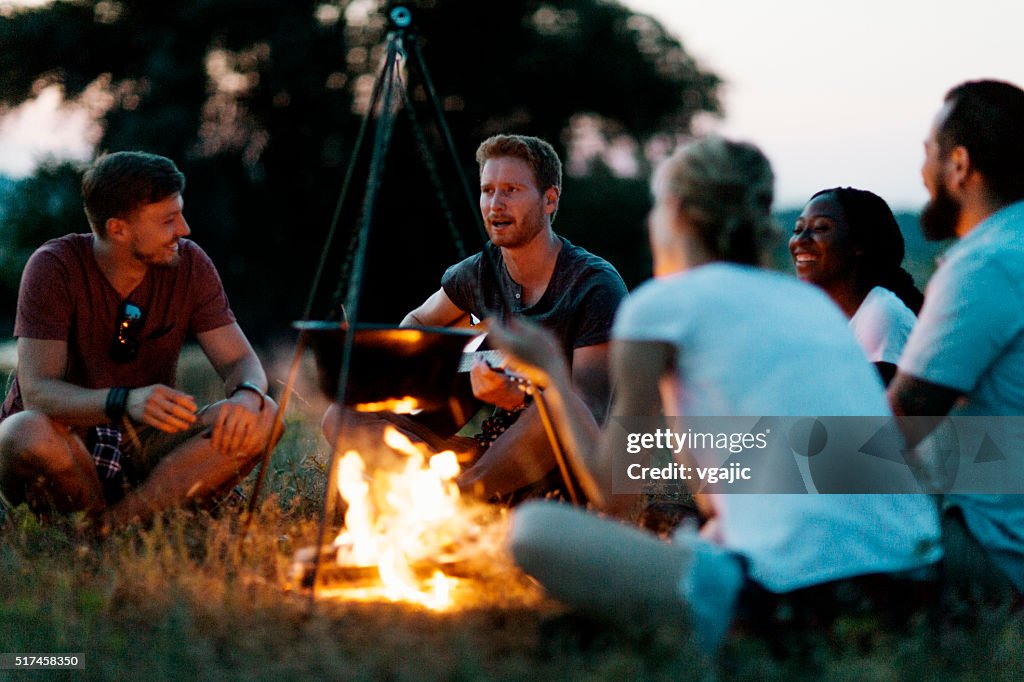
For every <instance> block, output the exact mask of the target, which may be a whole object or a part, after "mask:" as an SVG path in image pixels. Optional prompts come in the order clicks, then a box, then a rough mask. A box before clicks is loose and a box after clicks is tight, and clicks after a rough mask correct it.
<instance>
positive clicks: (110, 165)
mask: <svg viewBox="0 0 1024 682" xmlns="http://www.w3.org/2000/svg"><path fill="white" fill-rule="evenodd" d="M184 187H185V177H184V176H183V175H182V174H181V173H180V172H179V171H178V169H177V168H176V167H175V165H174V163H173V162H172V161H171V160H170V159H166V158H164V157H161V156H156V155H153V154H145V153H141V152H119V153H116V154H109V155H105V156H102V157H100V158H99V159H98V160H97V161H96V163H95V164H94V165H93V166H92V167H91V168H90V169H89V170H88V171H86V173H85V176H84V178H83V180H82V196H83V199H84V202H85V212H86V216H87V217H88V219H89V224H90V226H91V228H92V233H91V234H70V235H66V236H64V237H61V238H59V239H54V240H51V241H49V242H47V243H45V244H44V245H43V246H41V247H40V248H39V249H38V250H37V251H36V252H35V253H34V254H33V255H32V257H31V258H30V259H29V261H28V263H27V264H26V266H25V271H24V273H23V274H22V280H21V287H20V289H19V292H18V310H17V316H16V320H15V326H14V335H15V336H16V337H17V338H18V370H17V375H16V377H15V380H14V383H13V385H12V386H11V389H10V391H9V393H8V395H7V399H6V400H5V401H4V403H3V407H2V409H0V492H2V493H3V496H4V498H5V500H6V501H7V502H8V503H11V504H19V503H21V502H27V503H28V504H29V506H30V507H32V508H33V509H36V510H46V509H50V508H54V509H56V510H58V511H74V510H86V511H88V512H90V513H91V514H94V515H96V516H97V517H98V520H99V522H100V524H101V527H104V528H109V527H112V526H116V525H120V524H122V523H125V522H128V521H132V520H135V519H142V518H145V517H147V516H148V515H150V514H151V513H153V512H154V511H157V510H160V509H164V508H166V507H169V506H173V505H176V504H179V503H182V502H185V501H189V500H198V499H203V498H208V497H211V496H213V495H216V494H219V493H221V492H223V491H226V490H230V488H231V487H232V486H233V485H235V484H236V483H237V482H238V481H239V480H240V479H241V477H242V476H244V475H245V474H246V473H247V472H248V471H249V470H250V469H251V468H252V466H253V465H254V463H255V462H256V459H257V458H258V457H259V455H260V454H261V452H262V449H263V446H264V445H265V443H266V441H267V439H268V438H269V435H270V430H271V427H272V425H273V419H274V414H275V411H276V407H277V406H276V405H275V404H274V402H273V401H272V400H271V399H270V398H269V397H267V395H266V388H267V378H266V374H265V373H264V371H263V367H262V366H261V365H260V362H259V359H258V358H257V357H256V354H255V353H254V352H253V349H252V347H251V346H250V345H249V342H248V340H247V339H246V338H245V335H244V334H243V333H242V330H241V329H240V328H239V326H238V324H237V323H236V322H235V317H234V314H233V313H232V312H231V309H230V308H229V307H228V301H227V297H226V296H225V294H224V289H223V287H222V286H221V282H220V278H219V277H218V275H217V271H216V269H215V268H214V266H213V263H212V262H211V261H210V259H209V257H208V256H207V255H206V254H205V253H204V252H203V251H202V249H200V248H199V247H198V246H197V245H196V244H195V243H194V242H192V241H190V240H188V239H185V237H186V236H188V235H189V233H190V231H189V227H188V224H187V223H186V222H185V218H184V216H183V215H182V207H183V205H184V202H183V199H182V195H181V193H182V191H183V190H184ZM188 335H193V336H194V337H195V338H196V340H197V341H198V342H199V345H200V347H201V348H202V349H203V352H204V353H205V354H206V356H207V357H208V358H209V360H210V362H211V363H212V364H213V366H214V368H215V369H216V370H217V372H218V373H219V374H220V376H221V378H222V379H223V380H224V386H225V392H226V394H227V399H226V400H223V401H220V402H218V403H215V404H213V405H210V406H209V407H208V408H206V409H203V410H200V409H199V406H198V405H197V404H196V401H195V399H194V398H193V397H192V396H190V395H188V394H186V393H183V392H181V391H178V390H176V389H175V388H173V386H174V376H175V369H176V367H177V362H178V354H179V353H180V351H181V347H182V345H183V344H184V342H185V339H186V337H187V336H188Z"/></svg>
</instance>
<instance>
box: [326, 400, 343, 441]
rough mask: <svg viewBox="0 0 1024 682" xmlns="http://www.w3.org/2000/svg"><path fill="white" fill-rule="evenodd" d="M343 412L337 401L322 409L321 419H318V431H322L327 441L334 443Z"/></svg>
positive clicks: (339, 428)
mask: <svg viewBox="0 0 1024 682" xmlns="http://www.w3.org/2000/svg"><path fill="white" fill-rule="evenodd" d="M343 414H344V411H343V410H342V409H341V408H340V407H339V406H338V403H331V404H330V405H328V406H327V409H326V410H325V411H324V416H323V419H321V420H320V431H321V432H323V434H324V438H326V439H327V442H328V443H334V441H335V440H336V439H337V438H338V432H339V431H340V430H341V417H342V415H343Z"/></svg>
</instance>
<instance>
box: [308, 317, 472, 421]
mask: <svg viewBox="0 0 1024 682" xmlns="http://www.w3.org/2000/svg"><path fill="white" fill-rule="evenodd" d="M293 326H294V327H295V328H296V329H298V330H300V331H302V332H304V333H305V334H306V336H307V339H308V343H309V344H310V345H311V346H312V348H313V354H314V356H315V357H316V364H317V376H318V381H319V384H320V390H321V391H322V392H323V393H324V395H325V396H327V397H328V398H329V399H331V400H335V399H336V398H337V395H338V387H339V386H338V384H339V379H340V374H341V359H342V353H343V350H344V344H345V336H346V335H347V334H348V326H347V325H344V324H341V323H338V322H321V321H300V322H295V323H293ZM355 334H356V337H355V341H354V345H353V347H352V361H351V362H350V364H349V378H348V386H347V387H346V390H345V404H346V405H348V406H349V407H352V408H354V409H356V410H360V411H366V412H379V411H391V412H409V411H413V410H423V411H427V412H430V411H436V410H441V409H445V408H448V407H449V401H450V398H451V396H452V394H453V392H456V388H455V384H456V377H457V373H458V369H459V361H460V360H461V358H462V352H463V349H464V348H465V347H466V344H467V343H469V341H470V340H472V339H473V337H475V336H477V335H478V332H474V331H471V330H468V329H452V328H441V327H393V326H385V325H373V324H358V325H356V332H355Z"/></svg>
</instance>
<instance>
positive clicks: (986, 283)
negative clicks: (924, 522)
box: [899, 201, 1024, 590]
mask: <svg viewBox="0 0 1024 682" xmlns="http://www.w3.org/2000/svg"><path fill="white" fill-rule="evenodd" d="M925 294H926V295H925V303H924V306H923V307H922V308H921V315H920V317H919V318H918V323H917V325H916V326H915V327H914V331H913V332H912V333H911V334H910V339H909V340H908V341H907V347H906V349H905V350H904V353H903V356H902V357H901V358H900V361H899V368H900V371H902V372H904V373H906V374H909V375H911V376H914V377H917V378H919V379H924V380H925V381H930V382H931V383H934V384H939V385H941V386H947V387H949V388H954V389H957V390H959V391H961V392H963V394H964V399H962V400H960V401H958V402H957V404H956V405H955V406H954V408H953V410H952V411H951V412H950V414H952V415H954V416H1024V201H1021V202H1017V203H1015V204H1012V205H1010V206H1008V207H1006V208H1004V209H1002V210H1000V211H998V212H996V213H994V214H993V215H991V216H989V217H988V218H987V219H986V220H984V221H982V222H981V223H979V224H978V225H977V226H975V228H974V229H973V230H971V232H969V233H968V234H967V236H966V237H964V238H963V239H961V240H960V242H959V243H957V244H956V245H954V246H953V247H951V248H950V249H949V250H948V251H947V252H946V255H945V258H944V259H943V262H942V264H941V265H940V266H939V269H938V270H936V272H935V274H934V275H933V276H932V278H931V280H930V281H929V282H928V288H927V289H926V291H925ZM1002 424H1005V422H1003V423H1002ZM958 435H959V437H960V440H961V446H962V447H961V460H960V462H961V466H970V465H971V463H972V461H973V459H974V454H975V452H972V451H970V450H973V448H968V447H967V445H966V444H967V443H972V442H974V441H977V440H978V438H974V437H973V435H972V434H970V433H960V434H958ZM975 435H976V434H975ZM1014 441H1015V442H1017V443H1020V444H1024V433H1021V434H1017V435H1016V437H1013V436H1012V435H1011V437H1010V438H1009V439H1008V441H1003V442H1014ZM1006 454H1007V455H1008V456H1009V457H1010V460H1011V461H1016V462H1018V463H1019V462H1020V460H1021V459H1024V445H1022V447H1021V448H1020V449H1019V450H1017V451H1016V452H1014V453H1006ZM1021 485H1022V486H1024V481H1022V482H1021ZM947 501H948V502H949V503H951V504H954V505H956V506H959V507H961V508H962V509H963V513H964V521H965V522H966V524H967V527H968V528H970V530H971V532H972V533H973V534H974V536H975V537H976V538H977V539H978V541H979V542H980V543H981V544H982V546H984V547H985V548H986V549H987V550H988V551H989V552H990V553H991V556H992V558H993V559H994V560H995V561H996V563H997V564H998V565H999V566H1000V567H1001V568H1003V570H1005V571H1006V573H1007V574H1008V575H1009V577H1010V578H1011V580H1013V582H1014V583H1015V584H1016V585H1017V587H1018V589H1021V590H1024V495H950V496H949V497H948V500H947Z"/></svg>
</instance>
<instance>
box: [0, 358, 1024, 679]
mask: <svg viewBox="0 0 1024 682" xmlns="http://www.w3.org/2000/svg"><path fill="white" fill-rule="evenodd" d="M182 369H183V371H184V373H185V376H184V377H183V378H184V385H185V386H186V387H189V390H193V391H195V392H199V393H200V394H202V393H201V390H209V389H201V386H205V385H208V376H207V375H205V374H204V372H205V371H206V370H204V369H203V368H201V367H200V368H198V369H197V368H196V367H195V366H194V365H193V364H192V363H191V361H190V362H186V363H183V368H182ZM306 397H307V398H308V396H306ZM309 402H311V403H315V401H312V400H310V401H309ZM293 404H295V405H296V407H297V408H300V407H301V408H305V407H306V405H307V404H306V403H305V402H304V401H303V400H296V401H294V403H293ZM319 407H320V406H318V405H316V404H311V405H308V408H309V410H310V412H312V413H313V414H315V412H316V410H317V409H319ZM288 427H289V428H288V432H287V434H286V436H285V439H284V440H283V441H282V443H281V444H280V446H279V447H278V448H277V451H276V453H275V456H274V458H273V460H272V462H271V467H270V471H269V475H268V485H267V492H266V494H265V495H264V496H263V498H262V503H261V508H260V512H259V515H258V517H257V519H256V521H255V523H254V525H253V528H252V532H251V533H250V535H249V537H248V539H247V540H246V541H245V542H244V543H242V542H240V541H239V536H240V523H239V517H238V515H237V513H236V512H235V511H234V510H221V511H220V512H219V513H216V512H215V513H213V514H211V513H209V512H193V511H176V512H172V513H167V514H165V515H163V516H161V517H159V518H158V519H157V520H156V522H155V523H154V524H153V525H152V526H150V527H147V528H144V529H137V528H136V529H126V530H124V531H121V532H117V533H115V534H114V535H112V536H111V537H108V538H107V539H105V540H103V541H99V540H94V539H91V538H90V536H89V535H87V534H85V533H83V532H82V529H81V528H80V524H79V523H78V520H77V519H75V518H67V519H61V520H59V521H55V522H49V523H43V522H41V521H39V520H37V519H36V518H35V517H34V516H33V515H31V514H29V513H28V512H27V511H25V510H23V509H20V510H16V511H15V512H14V513H12V514H11V515H10V516H9V517H8V519H7V521H6V523H5V524H4V525H3V528H2V530H0V652H26V653H72V652H74V653H80V654H82V655H83V656H84V661H85V669H84V670H81V671H32V672H29V671H21V672H13V671H9V670H8V671H4V670H0V679H17V680H22V679H25V680H32V679H46V680H53V679H94V680H126V679H131V680H135V679H139V680H165V679H203V680H206V679H209V680H235V679H239V680H242V679H273V680H291V679H296V680H299V679H301V680H311V679H340V680H349V679H352V680H363V679H365V680H378V679H384V680H422V679H444V680H486V679H599V680H630V679H654V680H658V679H664V680H679V679H707V678H709V677H713V676H715V675H716V674H717V675H718V676H719V677H721V678H724V679H742V680H745V679H759V680H760V679H857V680H861V679H868V680H897V679H920V678H924V679H985V680H988V679H997V680H999V679H1005V680H1019V679H1022V674H1024V662H1022V661H1024V634H1022V633H1024V617H1022V615H1021V614H1017V615H1016V616H1009V615H1007V614H1006V613H1005V612H1002V611H999V610H995V609H987V610H986V609H977V610H975V611H973V612H972V613H971V614H970V616H971V617H970V618H968V619H966V620H967V621H969V625H968V623H967V622H952V621H950V622H947V623H945V624H943V625H942V626H940V627H931V626H926V625H925V624H924V623H919V624H918V625H917V626H916V627H914V628H911V629H910V630H909V631H904V632H892V631H889V630H886V629H885V628H883V627H881V624H880V623H879V622H876V621H875V619H873V618H852V617H851V618H844V619H841V620H840V621H839V622H838V623H837V624H836V625H835V626H834V627H832V628H831V629H830V630H829V631H828V632H813V631H812V632H801V633H789V635H790V636H788V637H787V638H786V639H787V643H786V647H785V654H784V655H780V653H779V652H778V651H773V650H772V649H771V648H770V647H769V645H768V644H767V643H766V642H765V641H764V640H762V639H759V638H755V637H753V636H749V635H743V634H737V635H734V636H732V637H731V638H730V640H729V641H728V643H727V644H726V646H725V648H724V650H723V652H722V654H721V656H720V657H719V661H718V663H717V664H710V663H708V662H706V661H702V660H701V659H700V658H699V657H698V656H697V655H696V654H695V652H694V651H693V649H692V648H691V647H690V645H689V643H688V637H687V633H686V631H685V628H684V627H682V626H676V627H672V626H666V627H665V628H663V629H661V630H656V631H652V630H642V629H629V628H623V627H621V626H620V627H613V626H610V625H607V624H601V623H596V622H593V621H591V620H588V619H586V618H584V617H582V616H578V615H576V614H572V613H568V612H566V611H565V609H563V608H562V607H561V606H559V605H558V604H556V603H555V602H553V601H551V600H550V599H548V598H546V597H545V596H544V595H543V594H542V593H541V592H540V590H538V589H537V588H536V587H535V586H534V585H533V584H532V583H531V582H530V581H529V580H528V579H527V578H526V577H525V576H523V575H522V574H520V573H518V572H517V571H515V570H514V569H513V568H511V567H510V566H509V565H508V563H507V560H506V558H504V557H502V556H501V555H500V552H499V553H496V555H495V556H494V557H493V558H492V570H488V571H484V572H480V573H479V575H475V576H472V577H471V579H469V580H467V581H466V583H464V586H463V587H461V588H458V591H457V593H456V596H457V597H458V598H457V600H456V601H457V604H458V606H457V608H456V609H454V610H452V611H449V612H444V613H436V612H432V611H429V610H427V609H424V608H421V607H417V606H412V605H407V604H402V603H388V602H374V603H365V602H356V601H349V600H336V599H331V598H323V599H320V600H318V601H317V602H316V603H315V604H311V602H310V600H309V599H308V597H307V595H306V594H305V593H303V592H299V591H291V590H288V589H286V583H287V575H288V569H289V565H290V563H291V559H292V555H293V553H294V551H295V550H296V549H297V548H300V547H304V546H310V545H315V544H316V541H315V538H316V527H317V520H318V514H319V510H320V507H321V503H322V499H323V491H324V478H325V476H324V468H325V465H324V463H325V461H326V459H327V446H326V444H325V443H323V442H322V440H321V439H320V437H319V435H318V432H317V428H316V419H315V417H313V416H307V415H306V414H305V409H296V410H295V411H294V412H292V411H290V414H289V417H288ZM960 620H963V619H960Z"/></svg>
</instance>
